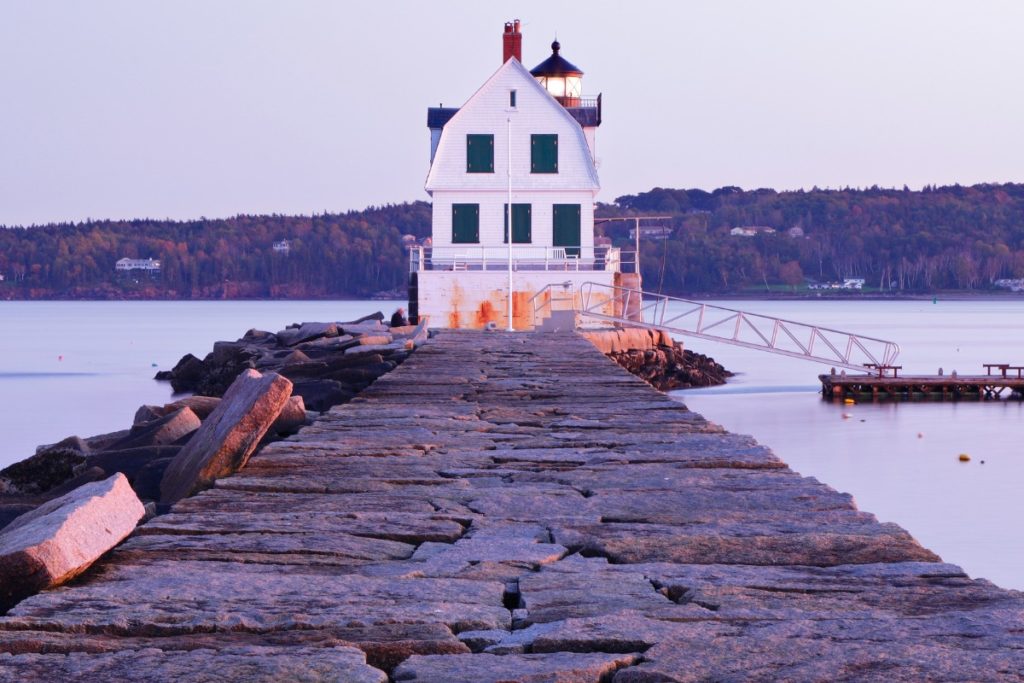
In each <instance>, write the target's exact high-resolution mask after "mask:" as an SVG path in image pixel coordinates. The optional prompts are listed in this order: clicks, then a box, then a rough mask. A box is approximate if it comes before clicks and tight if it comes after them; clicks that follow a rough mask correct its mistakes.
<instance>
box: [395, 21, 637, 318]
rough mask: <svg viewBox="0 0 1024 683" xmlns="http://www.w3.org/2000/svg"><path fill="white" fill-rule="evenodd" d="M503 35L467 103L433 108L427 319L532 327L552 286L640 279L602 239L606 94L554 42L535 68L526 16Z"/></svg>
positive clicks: (421, 310)
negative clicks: (586, 83) (527, 63)
mask: <svg viewBox="0 0 1024 683" xmlns="http://www.w3.org/2000/svg"><path fill="white" fill-rule="evenodd" d="M502 42H503V60H502V64H501V66H500V67H499V68H498V70H497V71H495V72H494V74H492V75H491V77H490V78H488V79H487V81H486V82H484V84H483V85H482V86H480V89H479V90H477V91H476V93H474V94H473V96H472V97H470V98H469V100H468V101H467V102H466V103H465V104H464V105H463V106H462V107H460V108H458V109H455V108H431V109H429V110H428V112H427V125H428V127H429V128H430V171H429V173H428V175H427V181H426V191H427V192H428V193H429V194H430V195H431V197H432V198H433V221H432V223H433V224H432V234H431V240H430V245H429V246H419V247H413V248H412V250H411V259H410V271H411V272H410V291H409V307H410V314H412V315H414V316H417V315H426V316H429V318H430V326H431V327H467V328H478V327H483V326H485V325H486V324H487V323H490V322H493V323H495V324H497V325H498V326H499V327H502V328H504V327H506V326H507V325H508V322H509V320H510V319H511V321H512V325H513V326H514V328H515V329H529V328H531V327H533V326H534V325H535V324H536V323H538V322H539V321H538V320H536V316H535V310H536V309H537V308H538V303H539V302H538V297H537V295H538V293H540V296H541V297H543V298H545V299H546V298H548V297H549V296H550V293H551V292H552V288H551V287H549V285H554V286H555V288H554V289H555V291H558V292H562V293H568V296H574V295H578V294H577V293H578V292H579V291H580V286H582V285H583V283H585V282H596V283H599V284H601V285H623V284H628V285H629V286H632V287H635V286H637V285H638V282H637V276H636V275H634V274H633V273H625V274H624V273H622V272H621V271H622V270H623V268H622V263H621V255H620V253H619V250H618V249H616V248H613V247H596V248H595V246H594V202H595V198H596V196H597V193H598V191H599V190H600V182H599V180H598V175H597V164H596V158H597V147H596V145H597V136H596V133H597V128H598V126H600V125H601V96H600V95H598V96H596V97H593V98H587V97H584V95H583V72H582V71H581V70H580V69H579V68H577V67H576V66H574V65H573V64H571V63H570V62H568V61H567V60H566V59H565V58H564V57H562V56H561V54H560V45H559V43H558V42H555V43H552V45H551V48H552V54H551V56H550V57H548V58H547V59H546V60H544V61H543V62H541V63H540V64H539V65H537V66H536V67H535V68H534V69H532V70H527V69H526V67H524V66H523V64H522V51H521V46H522V34H521V33H520V32H519V22H518V21H516V22H511V23H508V24H506V25H505V31H504V35H503V36H502ZM510 198H511V199H510ZM510 206H511V209H510V208H509V207H510ZM509 218H511V239H512V243H511V245H510V244H509V243H508V239H509V232H510V231H509V222H510V221H509ZM510 265H511V268H510ZM625 270H627V271H628V270H631V269H630V268H629V267H627V268H625ZM626 281H628V283H627V282H626ZM510 284H511V291H510ZM545 288H547V289H545ZM510 303H511V307H512V315H511V317H510V316H509V305H510ZM549 308H550V305H549Z"/></svg>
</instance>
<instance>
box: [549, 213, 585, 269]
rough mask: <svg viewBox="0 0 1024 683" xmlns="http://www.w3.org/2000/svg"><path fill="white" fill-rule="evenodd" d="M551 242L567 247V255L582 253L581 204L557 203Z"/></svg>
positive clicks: (554, 244) (557, 245)
mask: <svg viewBox="0 0 1024 683" xmlns="http://www.w3.org/2000/svg"><path fill="white" fill-rule="evenodd" d="M552 213H553V215H554V224H553V225H552V238H553V239H552V241H551V244H552V245H553V246H556V247H565V255H566V256H577V257H578V256H579V255H580V205H579V204H555V205H554V207H553V212H552Z"/></svg>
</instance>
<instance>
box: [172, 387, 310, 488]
mask: <svg viewBox="0 0 1024 683" xmlns="http://www.w3.org/2000/svg"><path fill="white" fill-rule="evenodd" d="M291 393H292V383H291V382H290V381H289V380H287V379H285V378H284V377H281V376H280V375H278V374H275V373H267V374H266V375H261V374H260V373H258V372H256V371H255V370H246V371H244V372H243V373H241V374H240V375H239V376H238V378H237V379H236V380H235V381H234V382H233V383H232V384H231V386H230V387H229V388H228V390H227V392H226V393H225V394H224V398H223V400H221V402H220V404H219V405H218V406H217V408H216V409H215V410H214V411H213V412H212V413H211V414H210V417H209V418H207V419H206V421H205V422H204V423H203V425H202V427H200V428H199V429H198V430H196V433H195V434H194V435H193V436H192V438H191V439H190V440H189V442H188V444H187V445H186V446H185V447H184V448H183V449H182V450H181V452H180V453H178V455H176V456H175V457H174V460H172V461H171V464H170V465H169V466H168V467H167V471H166V472H164V476H163V479H162V480H161V482H160V494H161V502H163V503H165V504H169V503H174V502H176V501H178V500H181V499H182V498H184V497H186V496H189V495H191V494H193V493H195V492H196V491H199V490H201V489H204V488H207V487H209V486H211V485H212V484H213V482H214V481H215V480H216V479H217V478H219V477H223V476H225V475H228V474H231V473H232V472H235V471H237V470H239V469H241V468H242V467H244V466H245V463H246V462H247V461H248V460H249V456H250V455H252V453H253V451H254V450H255V449H256V446H257V444H259V442H260V439H262V438H263V435H264V434H266V433H267V430H268V429H270V426H271V425H272V424H273V423H274V420H276V419H277V417H278V415H280V414H281V410H282V409H283V408H284V405H285V403H287V401H288V398H289V397H290V396H291Z"/></svg>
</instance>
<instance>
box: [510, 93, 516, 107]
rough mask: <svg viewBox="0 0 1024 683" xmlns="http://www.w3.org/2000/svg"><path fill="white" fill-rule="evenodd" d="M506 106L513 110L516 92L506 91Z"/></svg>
mask: <svg viewBox="0 0 1024 683" xmlns="http://www.w3.org/2000/svg"><path fill="white" fill-rule="evenodd" d="M508 106H510V107H512V108H513V109H515V108H516V91H515V90H509V91H508Z"/></svg>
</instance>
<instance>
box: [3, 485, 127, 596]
mask: <svg viewBox="0 0 1024 683" xmlns="http://www.w3.org/2000/svg"><path fill="white" fill-rule="evenodd" d="M144 514H145V509H144V508H143V505H142V503H141V502H140V501H139V499H138V497H137V496H136V495H135V492H134V491H132V488H131V486H129V485H128V480H127V479H126V478H125V476H124V475H123V474H115V475H114V476H112V477H110V478H109V479H106V480H104V481H98V482H92V483H90V484H85V485H84V486H80V487H78V488H77V489H75V490H74V491H72V492H70V493H68V494H67V495H64V496H61V497H60V498H55V499H54V500H51V501H49V502H47V503H44V504H43V505H41V506H39V507H38V508H36V509H35V510H32V511H31V512H26V513H25V514H23V515H21V516H20V517H18V518H17V519H15V520H14V521H13V522H11V523H10V524H9V525H7V527H5V528H4V529H3V531H0V609H3V610H6V609H8V608H10V607H11V606H12V605H14V604H15V603H17V602H18V601H19V600H21V599H22V598H24V597H26V596H28V595H31V594H33V593H35V592H37V591H40V590H42V589H44V588H49V587H51V586H56V585H58V584H61V583H63V582H65V581H67V580H69V579H71V578H72V577H74V576H76V575H78V574H80V573H81V572H83V571H84V570H85V569H87V568H88V567H89V565H91V564H92V563H93V562H95V561H96V559H97V558H99V557H100V556H101V555H103V553H105V552H107V551H108V550H110V549H111V548H113V547H114V546H115V545H117V544H118V543H119V542H120V541H121V540H122V539H123V538H125V537H126V536H127V535H128V534H130V533H131V532H132V530H133V529H135V525H136V524H137V523H138V521H139V520H140V519H142V516H143V515H144Z"/></svg>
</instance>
